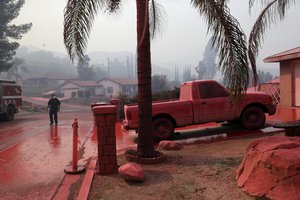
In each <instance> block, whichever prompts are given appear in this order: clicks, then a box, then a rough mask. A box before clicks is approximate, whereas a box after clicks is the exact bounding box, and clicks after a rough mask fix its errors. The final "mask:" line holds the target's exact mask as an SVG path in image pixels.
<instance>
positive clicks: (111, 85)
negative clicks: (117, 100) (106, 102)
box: [98, 79, 121, 98]
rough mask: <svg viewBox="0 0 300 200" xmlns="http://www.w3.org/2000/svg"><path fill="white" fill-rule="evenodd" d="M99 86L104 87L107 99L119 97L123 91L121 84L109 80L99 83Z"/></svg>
mask: <svg viewBox="0 0 300 200" xmlns="http://www.w3.org/2000/svg"><path fill="white" fill-rule="evenodd" d="M98 84H99V85H102V86H103V89H104V95H105V96H106V97H107V98H114V97H117V96H118V95H119V92H120V91H121V88H120V86H119V84H117V83H115V82H113V81H110V80H107V79H104V80H102V81H99V82H98Z"/></svg>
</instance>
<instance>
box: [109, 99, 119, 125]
mask: <svg viewBox="0 0 300 200" xmlns="http://www.w3.org/2000/svg"><path fill="white" fill-rule="evenodd" d="M110 104H111V105H115V106H116V109H117V115H116V120H117V122H119V121H120V101H119V99H111V100H110Z"/></svg>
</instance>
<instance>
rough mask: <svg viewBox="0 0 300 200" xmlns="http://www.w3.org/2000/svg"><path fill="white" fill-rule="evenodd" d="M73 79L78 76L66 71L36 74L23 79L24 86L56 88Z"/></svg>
mask: <svg viewBox="0 0 300 200" xmlns="http://www.w3.org/2000/svg"><path fill="white" fill-rule="evenodd" d="M72 79H76V77H75V76H73V75H69V74H65V73H43V74H35V75H33V76H31V77H29V78H27V79H26V80H24V81H23V87H27V88H47V89H49V88H50V89H54V88H57V87H58V86H59V85H61V84H63V83H64V82H65V81H68V80H72Z"/></svg>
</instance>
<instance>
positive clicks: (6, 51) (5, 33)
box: [0, 0, 32, 73]
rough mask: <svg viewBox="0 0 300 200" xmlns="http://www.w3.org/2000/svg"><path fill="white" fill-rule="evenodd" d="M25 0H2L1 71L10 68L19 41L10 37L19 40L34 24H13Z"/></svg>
mask: <svg viewBox="0 0 300 200" xmlns="http://www.w3.org/2000/svg"><path fill="white" fill-rule="evenodd" d="M24 2H25V0H15V1H12V0H1V1H0V73H1V72H4V71H7V70H9V68H11V67H12V66H13V65H14V63H13V56H14V55H15V54H16V49H17V48H18V47H19V43H17V42H11V41H10V39H13V40H18V39H21V38H22V35H23V34H25V33H27V32H28V31H29V30H30V29H31V26H32V24H31V23H29V24H23V25H19V26H16V25H11V24H10V23H11V21H12V20H13V19H15V18H16V17H18V15H19V11H20V9H21V7H22V6H23V4H24Z"/></svg>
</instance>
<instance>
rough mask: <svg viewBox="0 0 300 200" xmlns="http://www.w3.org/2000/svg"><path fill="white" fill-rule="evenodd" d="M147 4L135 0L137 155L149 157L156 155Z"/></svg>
mask: <svg viewBox="0 0 300 200" xmlns="http://www.w3.org/2000/svg"><path fill="white" fill-rule="evenodd" d="M147 4H148V0H136V8H137V54H138V57H137V64H138V65H137V68H138V69H137V70H138V108H139V111H138V112H139V113H138V116H139V117H138V120H139V123H138V156H139V157H146V158H149V157H150V158H151V157H155V156H156V151H155V150H154V142H153V137H152V93H151V54H150V32H149V20H148V10H147V9H148V6H147ZM146 17H147V18H146ZM145 18H146V19H145Z"/></svg>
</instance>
